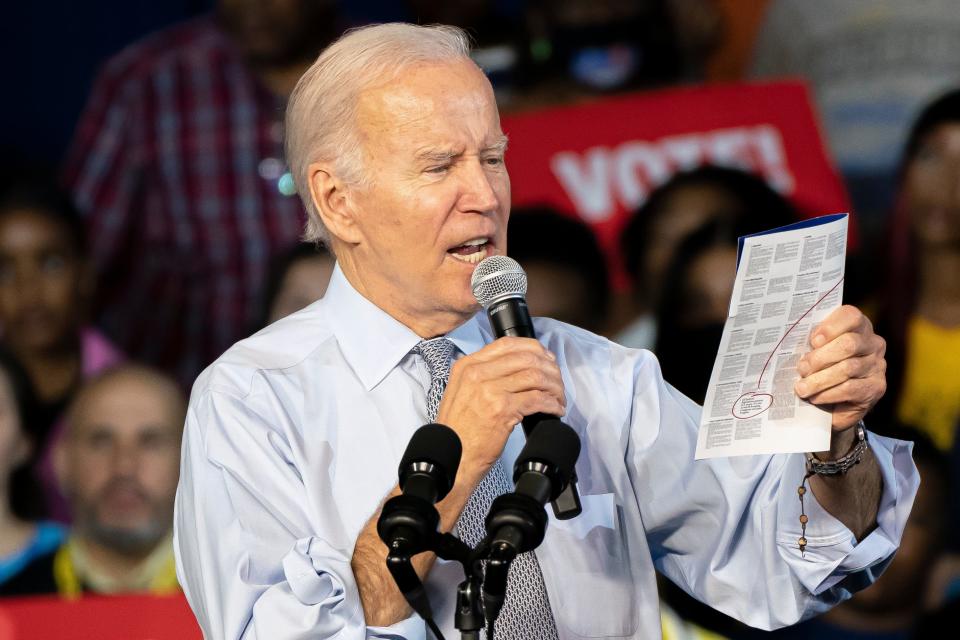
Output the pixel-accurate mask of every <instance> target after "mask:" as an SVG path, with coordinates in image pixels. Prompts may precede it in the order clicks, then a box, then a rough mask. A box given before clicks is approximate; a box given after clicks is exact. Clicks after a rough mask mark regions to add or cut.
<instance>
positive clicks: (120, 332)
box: [65, 0, 339, 386]
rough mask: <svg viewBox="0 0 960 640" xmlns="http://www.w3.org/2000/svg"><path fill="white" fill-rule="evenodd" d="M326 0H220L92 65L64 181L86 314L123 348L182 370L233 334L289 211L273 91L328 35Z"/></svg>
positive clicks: (244, 323)
mask: <svg viewBox="0 0 960 640" xmlns="http://www.w3.org/2000/svg"><path fill="white" fill-rule="evenodd" d="M333 4H334V3H333V2H331V1H328V0H282V1H277V2H257V1H250V0H220V1H219V2H218V5H217V13H216V17H215V18H201V19H198V20H195V21H191V22H188V23H185V24H182V25H179V26H176V27H173V28H171V29H168V30H166V31H162V32H160V33H157V34H155V35H153V36H150V37H148V38H146V39H144V40H142V41H141V42H138V43H136V44H134V45H132V46H130V47H128V48H127V49H126V50H124V51H122V52H121V53H119V54H118V55H117V56H115V57H114V58H112V59H111V60H110V61H109V62H108V63H107V64H106V66H105V67H104V69H103V71H102V72H101V74H100V76H99V78H98V80H97V82H96V84H95V86H94V89H93V91H92V94H91V97H90V100H89V102H88V105H87V108H86V110H85V113H84V115H83V116H82V118H81V120H80V123H79V125H78V127H77V130H76V133H75V138H74V141H73V144H72V148H71V150H70V152H69V153H68V156H67V161H66V167H65V179H66V183H67V185H68V187H69V189H70V190H71V192H72V194H73V197H74V200H75V201H76V204H77V206H78V208H79V209H80V210H81V212H82V213H83V214H84V215H85V217H86V222H87V226H88V228H89V235H90V238H91V247H90V249H91V256H92V258H93V262H94V267H95V270H96V275H97V281H98V283H99V285H100V289H99V294H98V299H97V301H96V304H95V311H96V313H97V316H98V318H97V320H98V323H99V324H100V325H101V326H102V327H103V328H104V330H105V331H106V332H107V334H108V335H109V336H110V337H112V338H114V339H115V340H116V342H117V343H118V344H119V345H120V346H121V348H122V349H123V350H124V351H125V352H126V353H128V354H129V355H130V356H131V357H133V358H135V359H138V360H142V361H144V362H147V363H149V364H151V365H154V366H157V367H160V368H161V369H163V370H165V371H167V372H169V373H171V374H173V375H175V376H176V377H177V379H178V380H179V381H180V383H181V384H182V385H184V386H189V385H190V383H192V381H193V378H194V376H195V375H196V374H197V373H198V372H199V371H200V370H201V369H202V368H203V367H204V366H205V365H206V364H207V363H209V362H210V361H211V360H213V359H214V358H215V357H216V356H217V355H219V354H220V353H221V352H222V351H223V350H224V349H226V348H227V347H228V346H229V345H230V344H232V343H233V342H234V341H235V340H237V339H238V338H240V337H242V336H243V335H245V332H246V330H247V329H248V328H249V327H250V326H251V323H252V322H253V320H254V317H255V315H256V313H257V307H258V301H259V293H260V290H261V285H262V279H263V274H264V273H265V272H266V267H267V265H268V264H269V263H270V260H271V258H273V257H274V256H275V255H277V254H278V253H280V252H281V251H282V250H284V249H285V248H286V247H288V246H290V245H291V244H292V243H294V242H295V241H296V240H297V238H298V237H299V235H300V230H301V229H302V225H303V209H302V206H301V204H300V202H299V200H298V199H297V198H296V197H294V196H295V193H294V188H293V182H292V179H291V178H290V175H289V173H288V172H287V169H286V165H285V161H284V159H283V151H282V136H283V133H282V129H283V127H282V122H281V120H282V117H283V109H284V104H285V102H286V98H287V95H288V94H289V92H290V91H291V90H292V89H293V85H294V83H295V82H296V80H297V78H299V77H300V75H301V74H302V73H303V71H304V70H305V69H306V68H307V66H308V65H309V64H310V62H311V61H312V60H313V58H314V57H316V54H317V52H318V51H319V50H320V49H321V48H322V47H323V45H324V44H326V43H327V42H328V41H329V40H330V39H332V38H333V37H334V36H335V35H336V34H337V33H338V29H339V27H338V22H337V20H336V15H335V11H334V7H333Z"/></svg>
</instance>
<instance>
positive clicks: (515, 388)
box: [351, 338, 566, 626]
mask: <svg viewBox="0 0 960 640" xmlns="http://www.w3.org/2000/svg"><path fill="white" fill-rule="evenodd" d="M565 407H566V398H565V397H564V394H563V380H562V378H561V377H560V368H559V367H558V366H557V362H556V358H555V357H554V356H553V354H551V353H550V352H549V351H547V350H546V349H545V348H544V347H543V345H541V344H540V343H539V342H537V341H536V340H533V339H530V338H500V339H498V340H496V341H494V342H492V343H491V344H488V345H487V346H485V347H484V348H483V349H480V350H479V351H477V352H476V353H474V354H471V355H469V356H464V357H463V358H460V359H459V360H457V361H456V362H455V363H454V364H453V367H452V368H451V370H450V380H449V382H448V383H447V388H446V390H445V391H444V394H443V399H442V400H441V402H440V407H439V410H438V411H437V422H439V423H441V424H445V425H447V426H448V427H450V428H452V429H453V430H455V431H456V432H457V435H459V436H460V441H461V443H462V444H463V456H462V457H461V459H460V469H459V471H458V472H457V479H456V482H455V484H454V487H453V489H452V490H451V491H450V493H449V494H448V495H447V497H446V498H444V499H443V500H441V501H440V502H439V503H437V511H438V513H439V514H440V530H441V531H450V530H452V529H453V527H454V525H455V524H456V522H457V519H458V518H459V517H460V512H461V511H462V510H463V507H464V506H465V505H466V503H467V500H468V499H469V498H470V494H471V493H473V490H474V488H476V486H477V484H479V482H480V480H481V479H482V478H483V476H485V475H486V473H487V471H488V470H489V469H490V467H491V466H493V464H494V462H496V461H497V459H498V458H499V457H500V454H501V453H502V452H503V446H504V445H505V444H506V442H507V438H508V437H510V433H511V432H512V431H513V428H514V427H515V426H516V425H517V423H518V422H520V421H521V420H523V418H524V416H528V415H530V414H533V413H537V412H543V413H549V414H553V415H557V416H562V415H563V414H564V413H565V411H566V409H565ZM399 493H400V488H399V487H396V488H394V490H393V492H392V493H391V494H390V496H387V497H388V498H389V497H392V496H395V495H399ZM379 515H380V514H379V511H378V512H377V513H376V514H374V515H373V517H371V518H370V520H369V521H368V522H367V525H366V526H365V527H364V528H363V531H361V532H360V536H359V537H358V538H357V544H356V546H355V547H354V551H353V559H352V561H351V566H352V568H353V573H354V576H355V577H356V580H357V589H358V590H359V592H360V600H361V602H362V604H363V610H364V615H365V617H366V620H367V624H368V625H370V626H389V625H392V624H395V623H396V622H399V621H400V620H403V619H404V618H406V617H407V616H409V615H410V608H409V606H408V605H407V602H406V600H404V599H403V596H402V595H401V594H400V590H399V589H397V587H396V585H395V584H394V582H393V579H392V578H391V576H390V573H389V572H388V571H387V569H386V557H387V548H386V546H385V545H384V544H383V542H381V541H380V538H379V536H378V535H377V528H376V525H377V519H378V518H379ZM435 559H436V556H435V555H434V554H432V553H421V554H419V555H417V556H416V557H415V558H414V560H413V566H414V569H415V570H416V572H417V574H418V575H420V578H421V579H422V580H425V579H426V576H427V573H428V572H429V571H430V567H431V566H432V565H433V561H434V560H435Z"/></svg>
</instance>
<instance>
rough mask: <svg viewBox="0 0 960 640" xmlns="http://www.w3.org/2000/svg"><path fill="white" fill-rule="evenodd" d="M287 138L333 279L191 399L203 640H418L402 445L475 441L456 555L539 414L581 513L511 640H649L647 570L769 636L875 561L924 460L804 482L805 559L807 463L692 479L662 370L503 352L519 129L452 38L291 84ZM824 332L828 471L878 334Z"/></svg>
mask: <svg viewBox="0 0 960 640" xmlns="http://www.w3.org/2000/svg"><path fill="white" fill-rule="evenodd" d="M287 138H288V140H287V150H288V160H289V162H290V166H291V168H292V170H293V171H294V175H295V179H296V182H297V185H298V187H299V190H300V194H301V196H302V197H303V200H304V202H305V203H306V205H307V208H308V209H309V213H310V221H309V226H308V228H307V233H306V235H307V237H308V238H310V239H314V240H323V241H324V242H326V243H328V245H329V246H330V248H331V249H332V251H333V253H334V254H335V255H336V258H337V268H336V270H335V272H334V274H333V277H332V280H331V282H330V285H329V288H328V290H327V294H326V296H325V297H324V298H323V299H322V300H321V301H319V302H317V303H315V304H313V305H311V306H309V307H307V308H306V309H304V310H303V311H300V312H298V313H295V314H293V315H291V316H289V317H287V318H285V319H283V320H280V321H279V322H277V323H275V324H273V325H271V326H270V327H268V328H266V329H265V330H263V331H261V332H260V333H258V334H256V335H255V336H253V337H251V338H249V339H247V340H244V341H242V342H240V343H238V344H237V345H235V346H234V347H233V348H231V349H230V350H228V351H227V352H226V353H225V354H224V355H223V356H222V357H221V358H220V359H219V360H218V361H217V362H216V363H214V364H213V365H212V366H211V367H210V368H208V369H207V370H206V371H205V372H204V373H203V374H202V375H201V376H200V378H199V379H198V380H197V382H196V385H195V386H194V389H193V395H192V398H191V401H190V408H189V412H188V417H187V426H186V434H185V437H184V446H183V462H182V472H181V481H180V487H179V491H178V494H177V504H176V516H175V525H176V526H175V530H176V550H177V559H178V575H179V577H180V580H181V583H182V585H183V588H184V590H185V592H186V594H187V597H188V599H189V601H190V604H191V606H192V608H193V610H194V612H195V613H196V615H197V618H198V620H199V622H200V625H201V626H202V628H203V630H204V632H205V634H206V636H207V637H208V638H261V639H263V638H270V639H278V638H337V639H338V640H354V639H361V638H411V639H412V638H425V637H427V633H428V631H427V629H426V627H425V625H424V622H423V621H422V620H420V619H419V618H418V617H417V616H415V615H413V614H412V613H411V610H410V609H409V608H408V606H407V605H406V602H405V600H404V599H403V597H402V596H401V594H400V592H399V590H398V589H397V588H396V586H395V585H394V583H393V580H392V578H391V576H390V574H389V572H388V571H387V568H386V565H385V558H386V548H385V546H384V544H383V543H382V542H381V541H380V540H379V539H378V537H377V534H376V530H375V523H376V521H377V517H378V513H379V511H380V507H381V505H382V504H383V502H384V501H385V500H386V499H387V498H389V497H390V496H392V495H396V494H397V493H398V492H399V489H398V488H397V486H396V485H397V473H396V470H397V463H398V461H399V459H400V457H401V455H402V453H403V451H404V448H405V446H406V444H407V442H408V440H409V439H410V436H411V434H412V433H413V432H414V431H415V430H416V429H417V428H418V427H420V426H421V425H423V424H425V423H427V422H433V421H435V422H439V423H442V424H445V425H448V426H449V427H451V428H452V429H454V430H455V431H456V432H457V434H458V435H459V437H460V439H461V441H462V443H463V457H462V462H461V464H460V469H459V473H458V474H457V476H456V482H455V484H454V487H453V489H452V490H451V491H450V493H449V495H448V496H447V497H446V498H444V499H443V500H442V501H441V502H440V503H438V505H437V506H438V510H439V513H440V529H441V530H442V531H456V532H457V533H458V534H459V535H460V536H461V537H463V538H465V539H467V540H471V539H472V540H474V541H475V540H476V539H477V538H478V536H479V535H480V533H478V527H482V520H483V515H485V514H486V512H487V509H488V508H489V504H490V500H492V498H493V497H495V496H496V495H497V494H500V493H504V492H506V491H511V490H512V487H511V484H510V481H509V478H508V474H507V473H506V471H505V470H507V469H511V468H512V464H513V461H514V459H515V458H516V456H517V452H518V450H519V448H520V447H521V446H522V442H523V434H522V431H521V429H520V428H519V427H518V423H519V422H520V420H521V418H522V417H524V416H527V415H530V414H532V413H535V412H544V413H548V414H554V415H561V416H565V419H566V421H567V422H568V423H569V424H570V425H572V426H573V427H574V428H575V429H576V430H577V432H578V433H579V435H580V438H581V440H582V443H583V450H582V453H581V455H580V459H579V462H578V463H577V470H578V475H579V478H580V480H579V489H580V492H581V494H582V498H583V507H584V511H583V513H582V514H581V515H580V516H579V517H578V518H574V519H572V520H565V521H560V520H552V521H551V522H550V525H549V527H548V529H547V533H546V538H545V540H544V542H543V544H542V545H541V546H540V547H539V548H538V549H537V550H536V551H535V552H531V553H527V554H523V555H522V556H520V557H519V558H518V560H517V561H515V562H514V565H513V567H512V569H511V574H510V580H509V584H508V588H507V594H506V601H505V604H504V605H503V610H502V612H501V615H500V618H499V620H498V621H497V627H496V637H497V638H498V639H499V638H503V639H517V640H535V639H540V638H551V639H553V638H564V639H567V638H570V639H572V638H657V637H659V635H660V617H659V615H658V600H657V591H656V582H655V574H654V569H659V570H660V571H662V572H663V573H664V574H666V575H667V576H668V577H670V578H671V579H672V580H674V581H675V582H677V583H678V584H679V585H680V586H682V587H683V588H684V589H686V590H687V591H689V592H690V593H692V594H693V595H694V596H696V597H697V598H699V599H701V600H703V601H705V602H707V603H709V604H710V605H712V606H714V607H716V608H717V609H720V610H721V611H724V612H726V613H728V614H730V615H732V616H735V617H737V618H739V619H741V620H743V621H744V622H746V623H748V624H751V625H754V626H758V627H777V626H783V625H788V624H791V623H794V622H796V621H797V620H800V619H801V618H803V617H807V616H810V615H813V614H815V613H818V612H820V611H823V610H825V609H826V608H828V607H829V606H831V605H833V604H835V603H837V602H838V601H840V600H842V599H843V598H845V597H847V596H849V595H850V593H851V592H852V591H855V590H857V589H860V588H862V587H864V586H866V585H868V584H870V583H871V582H872V580H874V579H875V578H876V576H877V575H878V574H879V572H880V571H881V570H882V568H883V567H885V566H886V563H887V562H888V561H889V559H890V557H891V556H892V554H893V552H894V551H895V549H896V547H897V545H898V543H899V539H900V535H901V532H902V530H903V526H904V523H905V521H906V518H907V514H908V511H909V509H910V505H911V502H912V500H913V496H914V494H915V491H916V487H917V484H918V479H917V475H916V471H915V468H914V466H913V463H912V461H911V459H910V449H909V446H908V445H906V444H904V443H901V442H897V441H892V440H887V439H884V438H880V437H876V436H873V435H872V434H871V435H870V436H869V437H868V439H867V442H868V443H869V448H868V451H867V452H866V453H865V454H864V455H863V458H862V461H861V463H860V464H859V465H857V466H855V467H854V468H853V469H852V470H851V471H850V472H849V473H846V474H843V475H842V476H839V477H836V476H834V477H826V476H824V477H820V476H814V477H812V478H811V479H810V483H809V486H810V488H811V490H812V492H811V493H812V495H808V499H807V500H806V508H805V514H806V515H805V516H804V518H805V520H806V524H805V537H806V550H805V552H804V553H801V550H800V549H799V548H798V544H797V541H798V539H799V538H800V537H801V535H802V534H801V531H802V529H801V523H800V517H801V511H800V508H801V505H800V501H799V500H798V499H797V487H798V485H799V484H800V482H801V479H802V478H803V476H804V473H805V459H804V457H803V456H802V455H799V454H797V455H774V456H756V457H750V458H736V459H719V460H709V461H701V462H694V449H695V443H696V433H697V424H698V418H699V413H700V408H699V407H698V406H696V405H695V404H694V403H693V402H691V401H689V400H688V399H687V398H685V397H684V396H682V395H681V394H680V393H678V392H677V391H676V390H675V389H673V388H672V387H671V386H670V385H669V384H667V383H666V382H664V380H663V379H662V377H661V375H660V370H659V367H658V365H657V361H656V359H655V358H654V357H653V356H652V355H651V354H650V353H649V352H646V351H635V350H631V349H626V348H623V347H620V346H618V345H615V344H612V343H611V342H609V341H607V340H605V339H604V338H601V337H598V336H595V335H593V334H590V333H588V332H585V331H583V330H580V329H577V328H575V327H572V326H569V325H565V324H563V323H560V322H556V321H552V320H549V319H537V321H536V323H537V331H538V333H539V336H540V340H539V341H536V340H532V339H524V338H500V339H494V336H493V335H492V332H491V329H490V326H489V323H488V322H487V320H486V319H485V316H484V315H483V314H482V313H478V305H477V303H476V301H475V300H474V297H473V295H472V293H471V288H470V278H471V274H472V272H473V270H474V268H475V266H476V264H477V263H478V262H479V261H480V259H482V258H484V257H486V256H490V255H494V254H503V253H506V252H507V249H508V248H507V245H506V236H507V218H508V217H509V212H510V180H509V177H508V175H507V170H506V167H505V165H504V152H505V150H506V138H505V136H504V134H503V132H502V131H501V129H500V121H499V116H498V114H497V106H496V104H495V102H494V96H493V91H492V90H491V87H490V83H489V82H488V81H487V79H486V78H485V76H484V74H483V73H482V72H481V71H480V69H479V68H477V66H476V65H475V64H474V63H473V62H472V61H471V60H470V58H469V50H468V44H467V42H466V38H465V37H464V35H463V33H461V32H460V31H458V30H456V29H453V28H449V27H440V26H435V27H418V26H412V25H403V24H387V25H379V26H373V27H368V28H364V29H360V30H357V31H353V32H351V33H349V34H348V35H346V36H344V37H343V38H341V39H340V40H339V41H338V42H336V43H335V44H333V45H331V46H330V47H329V48H328V49H326V50H325V51H324V52H323V53H322V54H321V55H320V57H319V58H318V59H317V61H316V63H315V64H314V65H313V66H312V67H311V68H310V70H309V71H307V73H306V74H305V75H304V76H303V78H301V80H300V82H299V84H298V85H297V88H296V90H295V91H294V93H293V95H292V97H291V99H290V103H289V106H288V109H287ZM556 250H557V251H564V247H556ZM811 342H812V345H813V346H814V347H815V348H814V349H813V350H812V351H810V352H809V353H808V354H807V356H806V357H805V359H804V360H803V361H802V362H801V364H800V365H799V367H798V368H799V370H800V373H801V374H803V376H804V377H803V378H802V379H801V381H800V382H799V383H798V386H797V392H798V393H800V394H801V395H803V396H804V397H807V398H809V399H810V400H811V401H812V402H814V403H816V404H819V405H823V406H824V407H826V408H829V409H830V410H832V411H833V426H834V434H833V444H832V448H831V451H829V452H820V453H819V456H820V458H821V459H824V460H828V459H835V458H839V457H841V456H845V455H847V454H848V453H849V452H850V451H851V450H855V449H856V440H857V436H858V434H857V429H855V428H853V427H854V426H855V425H857V424H858V422H859V420H860V419H861V418H862V417H863V416H864V414H865V413H866V412H867V410H868V409H870V407H871V406H873V404H874V403H875V402H876V401H877V399H878V398H879V397H880V396H881V395H882V394H883V391H884V388H885V380H884V369H885V362H884V359H883V352H884V342H883V340H882V339H880V338H878V337H877V336H876V335H874V333H873V330H872V328H871V325H870V323H869V321H868V320H866V319H865V318H864V316H863V315H862V314H861V313H860V312H859V311H857V310H856V309H854V308H852V307H843V308H841V309H839V310H838V311H836V312H835V313H834V314H833V315H831V316H830V317H829V318H827V320H826V321H824V322H823V323H822V324H820V326H819V327H818V328H817V329H816V330H815V332H814V333H813V335H812V336H811ZM441 393H442V396H441ZM860 450H861V451H862V448H860ZM481 533H482V532H481ZM414 565H415V568H416V570H417V571H418V573H419V574H420V576H421V577H422V578H423V580H424V582H425V584H426V587H427V592H428V594H429V596H430V599H431V601H432V604H433V609H434V613H435V618H436V621H437V623H438V624H439V626H440V627H441V630H442V631H443V633H444V635H445V636H446V637H447V638H450V639H452V638H454V637H458V635H457V632H456V631H455V629H454V626H453V610H454V605H455V587H456V584H457V583H458V582H459V581H460V580H461V579H462V572H461V569H460V566H459V565H458V564H455V563H451V562H443V561H435V558H434V557H432V556H428V555H427V554H421V555H420V556H417V557H416V560H415V563H414Z"/></svg>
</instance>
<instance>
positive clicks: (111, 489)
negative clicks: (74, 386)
mask: <svg viewBox="0 0 960 640" xmlns="http://www.w3.org/2000/svg"><path fill="white" fill-rule="evenodd" d="M185 413H186V402H185V398H184V397H183V394H182V393H181V391H180V389H179V387H178V386H177V385H176V383H175V382H174V381H173V380H172V379H170V378H168V377H167V376H166V375H164V374H162V373H160V372H158V371H156V370H154V369H150V368H147V367H144V366H141V365H136V364H125V365H120V366H119V367H117V368H113V369H110V370H108V371H106V372H105V373H103V374H101V375H100V376H98V377H95V378H92V379H91V380H90V381H89V382H88V383H86V384H85V385H84V386H83V388H82V389H81V390H80V391H79V392H78V393H77V396H76V399H75V400H74V402H73V403H72V405H71V406H70V409H69V411H68V414H67V431H66V434H65V437H64V438H63V440H62V441H61V442H60V444H59V445H58V448H57V449H56V451H55V452H54V465H55V470H56V474H57V477H58V479H59V481H60V483H61V486H62V487H63V491H64V494H65V495H66V496H67V499H68V501H69V503H70V507H71V510H72V513H73V524H72V526H71V529H70V534H69V536H68V538H67V541H66V542H65V543H64V545H63V546H61V547H60V548H59V549H57V550H56V551H54V552H52V553H50V554H48V555H45V556H41V557H39V558H37V559H36V560H34V561H33V562H32V563H31V564H30V565H29V566H28V567H27V568H26V569H24V570H23V572H21V573H20V574H19V575H18V576H17V577H16V578H14V579H13V580H11V581H9V582H7V583H5V584H4V585H3V592H2V595H27V594H39V593H58V594H60V595H62V596H64V597H75V596H77V595H79V594H81V593H84V592H92V593H99V594H115V593H136V592H149V593H155V594H164V593H172V592H176V591H178V590H179V586H178V584H177V580H176V572H175V568H174V559H173V548H172V545H171V526H172V521H173V501H174V494H175V491H176V486H177V479H178V476H179V463H180V440H181V435H182V431H183V421H184V416H185Z"/></svg>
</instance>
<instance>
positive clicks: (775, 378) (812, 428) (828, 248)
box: [696, 214, 847, 460]
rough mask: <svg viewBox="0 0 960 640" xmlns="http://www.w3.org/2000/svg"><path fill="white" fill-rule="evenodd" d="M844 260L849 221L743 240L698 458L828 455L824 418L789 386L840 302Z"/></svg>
mask: <svg viewBox="0 0 960 640" xmlns="http://www.w3.org/2000/svg"><path fill="white" fill-rule="evenodd" d="M846 255H847V215H846V214H837V215H832V216H824V217H821V218H814V219H812V220H807V221H805V222H801V223H797V224H794V225H790V226H787V227H781V228H779V229H774V230H772V231H767V232H764V233H761V234H756V235H753V236H746V237H743V238H740V246H739V255H738V261H737V278H736V282H735V284H734V287H733V296H732V299H731V300H730V310H729V312H728V314H727V322H726V324H725V325H724V328H723V337H722V338H721V340H720V349H719V351H718V352H717V359H716V361H715V362H714V365H713V373H712V374H711V376H710V386H709V387H708V389H707V394H706V399H705V400H704V403H703V413H702V415H701V418H700V432H699V437H698V441H697V453H696V458H697V459H698V460H699V459H702V458H716V457H722V456H737V455H749V454H758V453H794V452H802V451H823V450H826V449H828V448H830V421H831V418H830V414H829V413H828V412H827V411H824V410H823V409H820V408H819V407H816V406H814V405H812V404H810V403H809V402H807V401H805V400H803V399H801V398H800V397H799V396H797V394H796V393H795V392H794V385H795V384H796V382H797V380H798V379H799V377H800V376H799V374H798V373H797V369H796V367H797V363H798V362H799V360H800V358H801V357H802V356H803V355H804V354H805V353H806V352H807V351H809V350H810V333H811V332H812V331H813V329H815V328H816V326H817V325H818V324H819V323H820V322H821V321H822V320H823V319H824V318H825V317H826V316H827V315H829V314H830V312H831V311H833V310H834V309H836V308H837V307H839V306H840V304H841V300H842V297H843V277H844V264H845V261H846Z"/></svg>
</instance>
